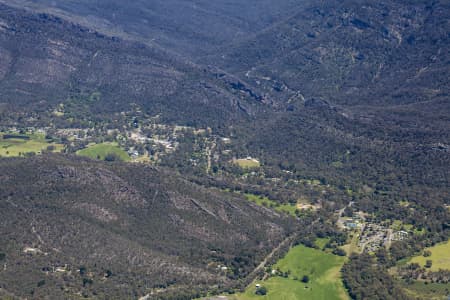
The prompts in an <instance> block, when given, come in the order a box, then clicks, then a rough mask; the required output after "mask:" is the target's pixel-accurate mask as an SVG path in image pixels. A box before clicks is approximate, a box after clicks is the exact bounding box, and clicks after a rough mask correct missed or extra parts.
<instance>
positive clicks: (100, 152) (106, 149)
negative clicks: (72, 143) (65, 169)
mask: <svg viewBox="0 0 450 300" xmlns="http://www.w3.org/2000/svg"><path fill="white" fill-rule="evenodd" d="M77 154H78V155H81V156H86V157H89V158H92V159H101V160H103V159H105V156H106V155H108V154H115V155H117V156H118V157H119V158H120V159H121V160H123V161H129V160H130V156H129V155H128V153H127V152H126V151H125V150H123V149H121V148H120V147H119V145H118V144H117V143H101V144H93V145H90V146H88V147H87V148H85V149H81V150H79V151H77Z"/></svg>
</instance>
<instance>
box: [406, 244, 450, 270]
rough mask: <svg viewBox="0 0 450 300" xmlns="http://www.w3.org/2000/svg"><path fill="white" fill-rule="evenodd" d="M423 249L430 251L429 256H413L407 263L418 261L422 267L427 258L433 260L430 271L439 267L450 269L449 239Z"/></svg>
mask: <svg viewBox="0 0 450 300" xmlns="http://www.w3.org/2000/svg"><path fill="white" fill-rule="evenodd" d="M425 250H429V251H431V256H429V257H424V256H423V255H420V256H414V257H413V258H412V259H411V260H410V261H409V263H418V264H419V265H420V266H422V267H423V266H424V265H425V263H426V261H427V260H431V261H432V262H433V264H432V265H431V268H430V270H431V271H438V270H439V269H443V270H450V241H447V242H446V243H442V244H438V245H436V246H434V247H430V248H426V249H425Z"/></svg>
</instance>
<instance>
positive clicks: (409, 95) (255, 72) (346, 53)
mask: <svg viewBox="0 0 450 300" xmlns="http://www.w3.org/2000/svg"><path fill="white" fill-rule="evenodd" d="M449 8H450V7H449V5H448V3H447V2H445V1H435V2H432V3H430V2H429V1H414V2H412V3H411V1H381V2H376V3H374V2H370V1H366V2H361V1H352V0H346V1H327V2H323V3H311V4H305V5H303V6H302V7H301V8H300V9H298V10H297V11H296V14H295V15H294V16H292V17H290V18H288V19H286V20H284V21H283V22H280V23H279V24H276V25H275V26H273V27H272V28H269V29H267V30H265V31H262V32H260V33H259V34H258V35H257V36H256V37H250V38H249V39H248V40H247V41H244V42H240V43H237V44H235V45H234V46H231V47H230V46H227V49H228V51H227V52H225V53H218V54H217V56H216V57H214V58H213V59H212V60H211V61H214V62H216V63H218V64H219V65H221V66H223V67H224V68H225V69H227V70H230V71H233V72H236V73H239V74H240V75H242V76H247V77H248V78H250V79H252V80H253V81H254V82H255V84H257V85H258V84H259V85H260V86H262V87H263V88H265V89H266V90H267V92H272V93H276V92H278V93H282V92H283V91H290V92H292V93H293V94H294V95H295V94H296V93H300V94H302V95H303V96H304V97H305V98H311V97H323V98H325V99H326V100H329V101H331V102H333V103H334V104H347V105H363V104H374V105H375V104H376V105H379V104H404V103H414V102H420V101H425V100H430V99H435V98H439V97H441V98H442V97H446V96H448V93H449V90H448V85H447V78H448V75H449V74H448V72H449V71H448V67H447V65H448V59H449V52H448V51H449V50H448V48H449V47H448V46H449V39H448V29H449V27H450V23H449V20H448V11H449ZM220 58H221V60H220ZM256 81H259V83H256Z"/></svg>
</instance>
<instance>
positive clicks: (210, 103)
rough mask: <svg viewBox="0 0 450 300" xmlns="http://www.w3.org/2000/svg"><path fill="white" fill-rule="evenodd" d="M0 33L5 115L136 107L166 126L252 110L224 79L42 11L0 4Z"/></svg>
mask: <svg viewBox="0 0 450 300" xmlns="http://www.w3.org/2000/svg"><path fill="white" fill-rule="evenodd" d="M0 33H1V34H0V53H1V55H2V60H1V62H0V88H1V104H2V105H1V107H2V108H3V109H4V110H6V111H8V112H9V113H10V112H11V111H14V112H23V113H30V112H31V113H32V112H37V113H39V112H41V113H42V112H45V111H51V110H53V109H54V108H55V107H56V105H58V104H63V105H65V104H67V105H68V107H70V105H72V107H73V111H74V114H75V115H74V117H76V118H82V116H83V115H87V114H89V115H91V116H95V115H99V114H103V115H105V114H106V115H107V114H109V115H111V114H112V113H118V112H121V111H124V110H125V111H126V110H127V109H129V108H130V107H131V106H132V105H133V104H138V105H140V106H141V107H143V108H144V109H145V110H146V111H147V112H148V113H149V114H152V115H156V114H162V117H163V118H165V119H166V120H167V121H173V120H174V119H176V120H177V121H179V122H182V123H188V122H190V123H192V124H195V123H199V124H217V123H221V122H225V121H227V120H232V119H239V118H241V117H243V116H246V115H247V114H250V113H251V111H252V108H251V107H252V106H253V105H258V101H255V99H254V98H252V97H250V96H248V95H243V94H242V93H240V92H239V91H236V90H235V89H233V87H232V86H231V83H233V82H234V81H235V80H236V79H233V78H232V77H229V76H227V75H226V74H223V75H222V76H221V78H218V76H216V74H213V73H212V72H210V71H208V70H204V69H202V68H199V67H197V66H195V65H193V64H191V63H186V62H182V61H180V60H178V59H175V58H174V57H172V56H171V55H169V54H168V53H166V52H164V51H161V50H158V49H157V48H152V47H149V46H146V45H144V44H141V43H137V42H127V41H124V40H121V39H119V38H114V37H108V36H105V35H102V34H99V33H98V32H96V31H93V30H90V29H88V28H86V27H81V26H79V25H77V24H74V23H69V22H66V21H64V20H62V19H60V18H58V17H54V16H51V15H48V14H30V13H27V12H25V11H22V10H16V9H14V8H11V7H8V6H4V5H0ZM246 99H247V100H246ZM257 100H258V99H257ZM180 103H183V109H182V110H180ZM242 107H246V109H245V111H243V109H242Z"/></svg>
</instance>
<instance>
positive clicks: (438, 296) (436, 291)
mask: <svg viewBox="0 0 450 300" xmlns="http://www.w3.org/2000/svg"><path fill="white" fill-rule="evenodd" d="M403 288H404V289H405V292H406V293H407V294H408V295H409V296H411V297H414V298H417V297H419V299H429V300H447V299H448V293H449V290H450V287H449V286H448V285H446V284H440V283H428V284H425V283H424V282H414V283H413V284H406V283H404V284H403Z"/></svg>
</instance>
